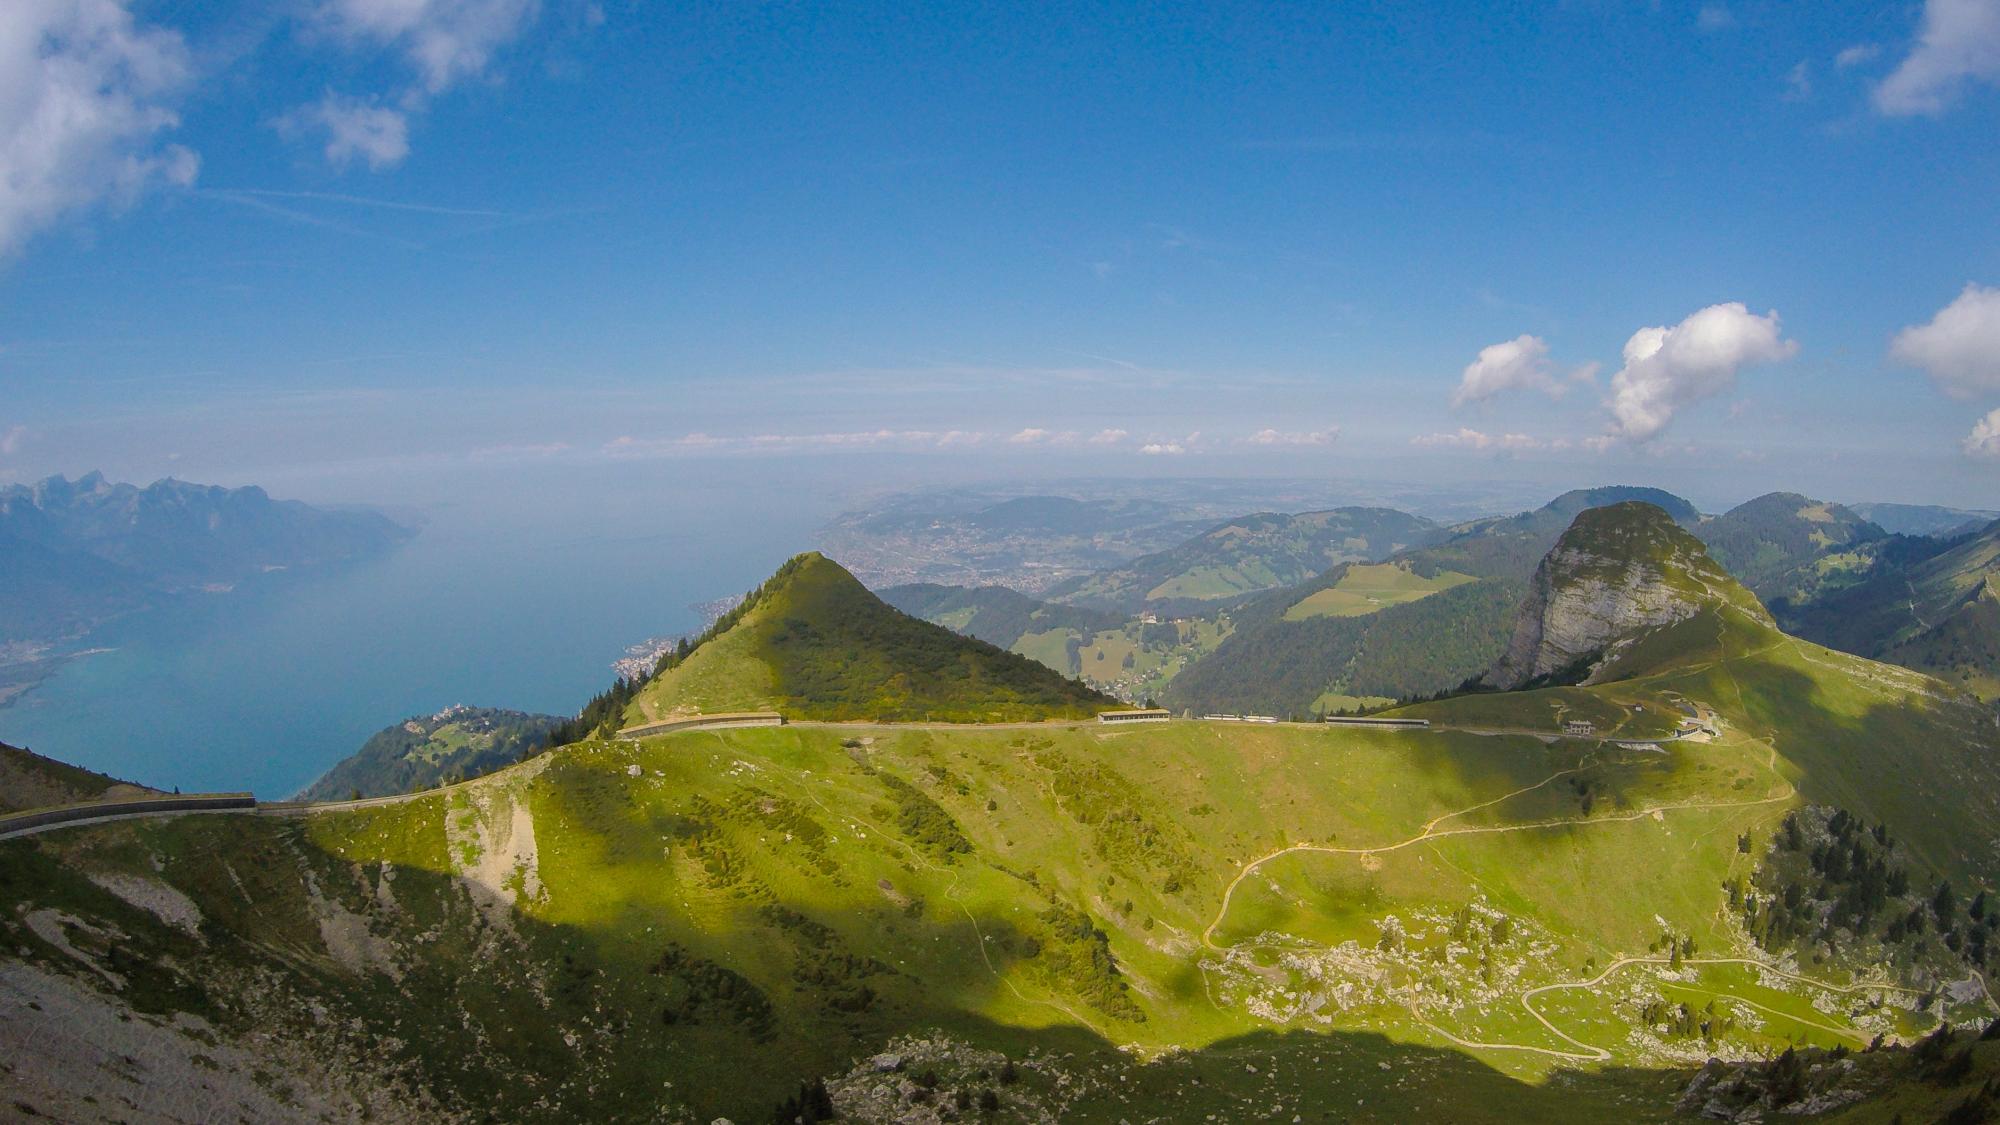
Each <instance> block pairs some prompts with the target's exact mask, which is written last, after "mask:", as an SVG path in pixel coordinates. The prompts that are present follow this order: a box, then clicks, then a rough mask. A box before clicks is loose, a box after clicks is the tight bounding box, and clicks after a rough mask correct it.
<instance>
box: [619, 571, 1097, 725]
mask: <svg viewBox="0 0 2000 1125" xmlns="http://www.w3.org/2000/svg"><path fill="white" fill-rule="evenodd" d="M723 624H724V628H722V629H721V630H720V631H719V632H717V633H716V635H714V636H713V637H712V638H710V639H708V640H706V641H705V642H704V643H702V644H701V645H700V646H698V647H697V648H695V649H694V651H693V652H692V653H690V654H689V655H688V656H687V657H686V658H685V659H682V660H680V661H679V662H678V663H675V664H673V665H672V666H671V667H666V668H664V669H663V670H662V671H661V672H660V673H659V674H658V675H657V676H655V677H654V678H653V679H652V681H651V682H649V683H647V684H646V685H645V686H644V687H643V688H642V689H640V690H639V691H638V693H637V695H636V696H635V697H634V698H633V699H632V701H631V704H630V706H629V707H628V708H627V710H626V721H627V722H628V723H629V724H634V725H636V724H641V723H647V722H653V721H657V720H660V719H664V718H668V717H671V716H675V715H683V714H697V713H710V714H713V713H717V712H726V711H756V710H777V711H782V712H784V713H785V714H787V715H790V716H794V717H798V718H813V719H875V720H884V721H888V720H923V719H931V720H936V721H942V722H991V721H1021V720H1037V719H1050V718H1083V717H1087V716H1089V715H1091V714H1093V713H1094V712H1096V711H1098V710H1102V709H1104V708H1105V707H1109V706H1114V705H1115V702H1116V701H1114V700H1112V699H1110V698H1108V697H1106V696H1102V695H1099V694H1098V693H1096V692H1094V691H1092V690H1091V689H1089V688H1087V687H1084V686H1083V685H1082V684H1079V683H1077V682H1075V681H1073V680H1070V679H1068V678H1066V677H1064V676H1063V675H1061V674H1060V673H1058V672H1056V671H1054V670H1052V669H1050V668H1047V667H1045V666H1043V665H1041V664H1037V663H1035V662H1034V661H1032V660H1029V659H1027V658H1026V657H1023V656H1019V655H1016V654H1014V653H1011V652H1007V651H1005V650H1003V649H1000V648H996V647H994V646H993V645H990V644H987V643H985V642H983V641H979V640H975V639H972V638H969V637H963V636H960V635H959V634H957V633H954V632H952V631H951V630H949V629H946V628H943V627H942V626H938V625H933V624H931V623H930V622H928V621H920V620H918V619H917V618H914V617H910V616H908V615H907V614H904V613H901V612H899V611H897V610H895V609H893V608H891V607H890V606H888V605H887V604H885V603H883V602H882V600H881V599H879V598H877V597H876V596H875V595H874V594H871V593H869V592H868V590H867V589H866V588H865V587H863V586H862V585H861V583H860V582H858V581H856V580H855V578H854V576H853V575H851V574H849V573H847V571H845V570H843V569H842V568H841V567H840V566H839V564H837V563H834V562H833V561H831V560H830V559H828V558H826V557H825V556H824V555H821V554H818V553H817V552H814V553H809V554H804V555H800V556H798V557H796V558H794V559H792V560H791V561H790V562H787V563H786V564H785V565H784V566H782V567H780V568H779V569H778V571H777V573H776V574H774V575H772V577H771V578H770V579H769V580H767V581H766V582H765V583H764V584H763V585H762V586H761V587H759V588H758V589H757V590H756V591H755V592H754V593H753V594H752V595H751V596H750V597H749V599H747V600H746V601H745V602H744V603H743V605H742V606H740V607H739V608H738V609H736V610H733V611H731V613H730V615H729V616H728V617H726V618H725V619H724V622H723Z"/></svg>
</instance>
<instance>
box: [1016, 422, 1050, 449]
mask: <svg viewBox="0 0 2000 1125" xmlns="http://www.w3.org/2000/svg"><path fill="white" fill-rule="evenodd" d="M1049 437H1050V434H1049V432H1048V431H1047V430H1043V429H1037V428H1036V427H1033V426H1030V427H1028V428H1027V429H1025V430H1022V431H1021V432H1019V433H1017V434H1015V435H1014V436H1013V437H1010V438H1008V439H1007V440H1008V441H1010V442H1012V443H1014V444H1015V445H1039V444H1041V443H1042V442H1045V441H1047V440H1049Z"/></svg>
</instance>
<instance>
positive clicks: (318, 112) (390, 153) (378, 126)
mask: <svg viewBox="0 0 2000 1125" xmlns="http://www.w3.org/2000/svg"><path fill="white" fill-rule="evenodd" d="M283 124H284V127H285V129H286V130H287V131H290V130H292V129H296V128H301V127H305V126H315V127H318V128H322V129H325V130H326V134H327V140H326V160H327V163H329V164H332V165H333V166H334V167H336V168H344V167H346V166H347V165H349V164H351V163H353V162H354V161H355V160H356V159H360V160H364V161H366V162H367V164H368V168H369V170H370V171H374V172H380V171H381V170H383V169H384V168H393V167H395V166H396V165H398V164H401V163H402V162H403V158H404V157H406V156H408V155H410V119H409V117H408V116H407V115H405V114H404V113H403V111H401V110H398V109H391V108H389V107H388V106H382V105H377V104H375V103H373V102H368V101H363V100H361V99H359V98H344V97H341V96H340V95H338V94H334V93H328V94H327V95H326V97H325V98H324V99H322V100H321V101H320V103H319V104H318V105H312V106H306V107H305V108H303V109H301V110H299V111H297V112H296V113H294V114H293V115H292V116H291V117H290V118H288V119H286V121H285V122H284V123H283Z"/></svg>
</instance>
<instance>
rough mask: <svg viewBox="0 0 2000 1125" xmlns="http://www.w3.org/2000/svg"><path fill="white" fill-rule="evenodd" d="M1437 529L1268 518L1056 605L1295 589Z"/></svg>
mask: <svg viewBox="0 0 2000 1125" xmlns="http://www.w3.org/2000/svg"><path fill="white" fill-rule="evenodd" d="M1437 534H1438V528H1437V525H1436V524H1433V523H1431V522H1430V521H1429V520H1426V519H1423V518H1421V517H1418V516H1412V515H1409V514H1408V513H1406V512H1398V511H1394V510H1392V509H1389V508H1336V509H1333V510H1331V511H1325V512H1305V513H1302V514H1299V515H1280V514H1277V513H1272V512H1260V513H1257V514H1255V515H1249V516H1243V517H1240V518H1238V519H1233V520H1230V521H1228V522H1227V523H1224V524H1220V525H1218V526H1216V527H1213V528H1210V529H1209V530H1208V531H1205V532H1203V533H1202V534H1200V535H1198V536H1195V537H1194V538H1193V539H1190V540H1188V541H1187V542H1186V543H1183V544H1181V545H1180V546H1177V547H1174V548H1172V549H1170V550H1166V551H1161V552H1158V553H1156V554H1151V555H1146V556H1144V557H1142V558H1138V559H1134V560H1133V561H1131V562H1129V563H1125V564H1123V565H1121V566H1116V567H1112V568H1110V569H1108V570H1104V571H1100V572H1098V573H1096V574H1092V575H1089V576H1086V577H1084V578H1079V579H1075V580H1073V581H1070V582H1067V583H1064V584H1062V585H1060V586H1057V587H1056V588H1054V589H1053V590H1051V591H1049V593H1048V597H1049V598H1050V599H1052V600H1054V601H1060V602H1067V603H1070V604H1074V605H1081V606H1091V607H1095V608H1100V609H1109V610H1116V611H1119V612H1124V613H1136V612H1138V611H1139V609H1141V608H1142V607H1144V606H1147V605H1160V606H1165V607H1169V608H1172V609H1175V610H1176V611H1188V610H1197V609H1200V608H1202V607H1201V604H1200V603H1204V602H1216V601H1223V600H1228V599H1240V598H1241V597H1243V596H1244V595H1246V594H1254V593H1257V592H1259V591H1263V590H1271V589H1276V588H1278V587H1282V586H1291V585H1294V584H1296V583H1299V582H1302V581H1304V580H1306V579H1307V578H1310V577H1312V576H1313V575H1315V574H1318V573H1320V572H1321V571H1323V570H1325V569H1326V568H1328V567H1330V566H1334V565H1336V564H1339V563H1343V562H1355V561H1373V560H1377V559H1383V558H1387V557H1388V556H1390V555H1392V554H1395V553H1396V552H1397V551H1401V550H1405V549H1407V548H1410V547H1414V546H1420V545H1422V544H1424V543H1427V542H1430V541H1431V540H1433V539H1435V538H1436V537H1437Z"/></svg>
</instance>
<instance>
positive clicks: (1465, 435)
mask: <svg viewBox="0 0 2000 1125" xmlns="http://www.w3.org/2000/svg"><path fill="white" fill-rule="evenodd" d="M1410 444H1411V445H1414V446H1416V447H1417V448H1419V449H1467V450H1472V451H1474V452H1477V453H1485V452H1500V453H1527V452H1535V451H1541V450H1564V449H1569V448H1571V447H1572V445H1573V443H1572V442H1570V440H1569V439H1568V438H1538V437H1531V436H1529V435H1527V434H1488V433H1484V432H1482V431H1480V430H1474V429H1471V428H1468V427H1464V426H1461V427H1459V428H1458V429H1457V430H1454V431H1450V432H1447V433H1435V434H1419V435H1417V436H1416V437H1413V438H1411V439H1410Z"/></svg>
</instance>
